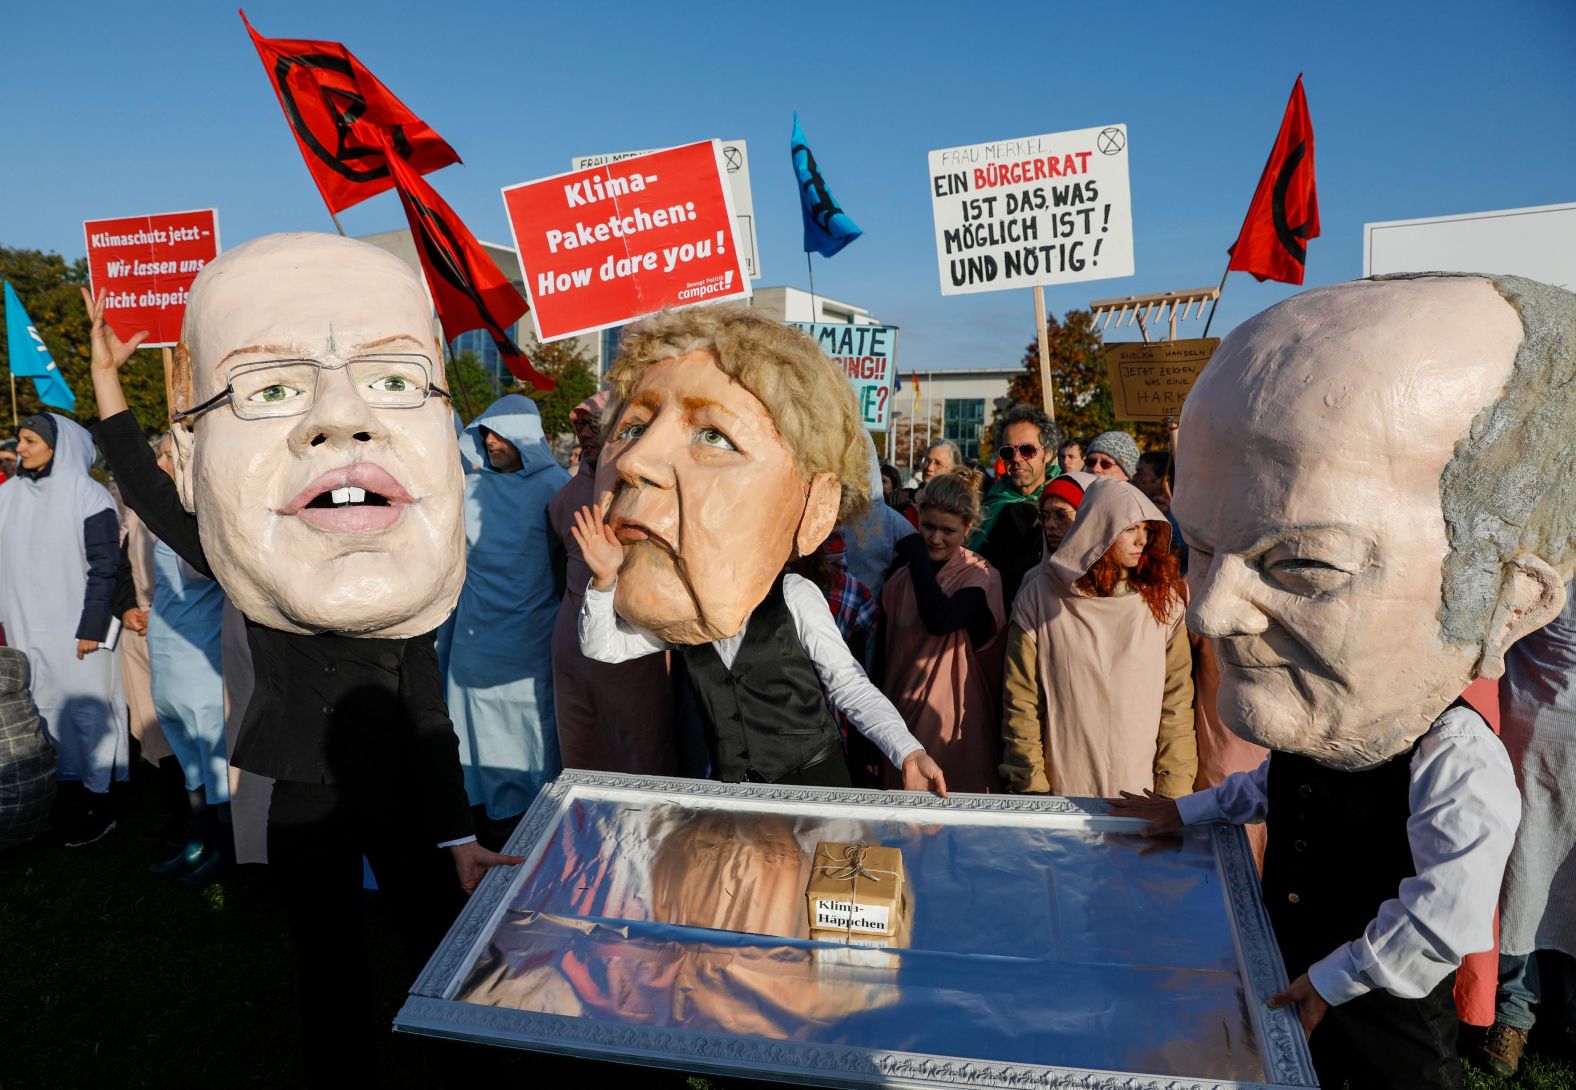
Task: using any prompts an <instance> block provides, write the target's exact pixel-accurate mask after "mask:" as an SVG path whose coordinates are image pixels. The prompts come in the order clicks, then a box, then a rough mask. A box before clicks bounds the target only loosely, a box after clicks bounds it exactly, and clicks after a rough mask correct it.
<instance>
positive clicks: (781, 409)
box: [602, 304, 870, 522]
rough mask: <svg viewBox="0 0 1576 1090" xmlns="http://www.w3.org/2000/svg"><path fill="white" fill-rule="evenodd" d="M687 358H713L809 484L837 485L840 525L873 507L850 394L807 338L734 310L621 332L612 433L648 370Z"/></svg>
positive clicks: (676, 314) (721, 308)
mask: <svg viewBox="0 0 1576 1090" xmlns="http://www.w3.org/2000/svg"><path fill="white" fill-rule="evenodd" d="M691 352H710V353H711V354H712V355H713V356H715V357H716V358H717V366H718V368H719V369H720V370H721V371H722V372H723V373H724V374H726V375H729V376H731V377H732V378H733V379H735V380H736V381H737V382H738V383H739V385H741V386H743V387H744V388H745V389H746V390H748V391H749V392H750V393H752V394H754V395H755V397H756V398H757V399H758V400H759V401H760V402H761V404H762V405H765V406H766V411H767V412H768V413H770V414H771V417H772V422H773V423H774V424H775V425H776V427H777V434H778V435H779V436H780V437H781V438H782V441H783V445H784V446H785V447H787V448H788V450H789V452H790V453H792V454H793V457H794V465H795V466H796V467H797V468H798V470H799V472H800V473H802V474H803V475H804V477H805V479H806V480H809V479H810V478H812V477H814V476H815V475H816V474H817V473H830V474H832V475H833V476H835V477H836V478H837V479H838V480H839V481H840V482H841V483H842V498H841V500H840V501H839V504H838V521H840V522H846V521H847V520H848V519H850V518H852V517H854V516H856V515H858V514H859V513H860V512H861V511H862V510H863V509H864V507H865V505H866V504H867V503H869V502H870V479H869V478H870V455H869V450H868V446H867V442H866V439H865V429H864V423H863V419H862V417H861V415H860V412H859V406H858V404H857V403H856V402H855V400H854V391H853V387H852V386H850V385H849V383H848V379H847V378H846V377H845V376H844V375H843V372H842V370H841V369H840V368H838V366H837V365H836V364H835V363H833V362H832V361H831V360H830V359H829V358H827V355H826V353H824V352H822V351H821V346H820V345H818V344H816V343H815V339H814V338H813V337H811V336H810V335H809V334H807V333H802V332H800V331H799V330H797V329H790V328H788V327H787V326H785V325H783V324H782V323H781V322H777V321H774V320H772V319H771V318H767V317H764V316H763V315H761V314H759V313H757V312H756V311H754V310H751V309H750V308H749V307H745V306H740V305H737V304H719V305H713V306H700V307H691V308H689V309H687V310H676V311H675V310H664V311H661V312H659V313H657V314H653V315H652V316H651V317H649V318H642V319H641V320H640V321H638V322H635V323H634V324H633V325H631V326H629V327H628V328H626V329H625V330H624V335H623V337H622V338H621V339H620V340H619V344H618V356H617V358H616V359H614V361H613V365H612V367H611V368H609V370H608V375H607V378H608V385H609V386H610V387H611V388H612V391H613V404H611V405H610V406H609V407H608V410H607V412H605V413H604V414H603V416H602V419H603V420H604V421H605V422H606V423H607V424H608V425H609V426H612V425H613V424H615V422H616V421H617V420H618V418H619V415H620V414H621V413H622V412H623V411H624V405H625V403H626V402H628V400H629V396H630V394H632V393H633V392H634V389H635V386H636V385H637V384H638V383H639V382H640V377H641V376H642V375H644V374H645V373H646V369H647V368H648V367H651V366H652V365H653V364H656V363H661V362H662V361H663V360H669V359H672V358H673V357H675V356H683V355H687V354H689V353H691Z"/></svg>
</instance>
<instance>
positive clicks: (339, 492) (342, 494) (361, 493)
mask: <svg viewBox="0 0 1576 1090" xmlns="http://www.w3.org/2000/svg"><path fill="white" fill-rule="evenodd" d="M328 498H329V499H331V500H333V501H334V503H336V504H338V505H340V506H344V505H346V504H351V503H366V502H367V490H366V489H365V488H357V487H355V486H354V485H346V486H345V487H344V488H336V489H334V490H333V491H332V492H330V493H329V494H328Z"/></svg>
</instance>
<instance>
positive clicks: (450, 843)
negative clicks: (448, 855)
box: [438, 836, 476, 848]
mask: <svg viewBox="0 0 1576 1090" xmlns="http://www.w3.org/2000/svg"><path fill="white" fill-rule="evenodd" d="M475 839H476V837H475V836H462V837H460V839H458V840H442V841H439V842H438V847H440V848H458V847H459V846H460V845H461V844H469V843H470V842H471V841H473V840H475Z"/></svg>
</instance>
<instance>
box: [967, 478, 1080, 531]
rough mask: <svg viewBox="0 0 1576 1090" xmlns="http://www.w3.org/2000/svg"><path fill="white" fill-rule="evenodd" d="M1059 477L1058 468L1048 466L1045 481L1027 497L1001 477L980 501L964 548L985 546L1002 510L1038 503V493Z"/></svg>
mask: <svg viewBox="0 0 1576 1090" xmlns="http://www.w3.org/2000/svg"><path fill="white" fill-rule="evenodd" d="M1059 475H1060V467H1059V466H1056V465H1051V466H1048V467H1047V471H1046V474H1045V480H1044V481H1043V482H1042V483H1041V484H1040V487H1039V488H1036V489H1035V490H1034V491H1033V492H1030V493H1029V494H1028V495H1024V494H1023V493H1022V492H1019V491H1018V490H1017V489H1016V488H1014V487H1013V486H1012V482H1011V481H1010V480H1008V479H1007V478H1005V477H1003V478H1002V479H1000V480H998V481H997V482H996V483H995V485H994V486H992V488H991V490H990V491H989V492H987V493H985V498H984V499H983V500H981V501H980V520H979V522H977V523H975V525H974V530H973V532H971V533H970V534H969V538H968V541H966V542H964V544H965V546H966V547H968V548H970V549H974V550H975V551H978V550H979V547H980V546H981V545H983V544H985V539H986V538H988V537H989V536H990V532H991V530H992V529H993V528H994V527H995V525H996V520H997V519H998V518H999V517H1000V516H1001V512H1002V508H1004V507H1006V506H1007V505H1009V504H1014V503H1034V504H1037V503H1039V502H1040V493H1041V492H1044V491H1045V486H1046V484H1049V483H1050V482H1051V481H1053V480H1055V479H1056V478H1057V477H1058V476H1059Z"/></svg>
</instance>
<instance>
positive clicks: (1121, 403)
mask: <svg viewBox="0 0 1576 1090" xmlns="http://www.w3.org/2000/svg"><path fill="white" fill-rule="evenodd" d="M1219 346H1220V338H1219V337H1206V338H1202V339H1199V340H1192V341H1163V342H1159V343H1156V344H1143V343H1139V344H1108V345H1106V346H1105V370H1106V374H1107V376H1108V377H1109V378H1110V380H1111V400H1112V401H1113V402H1114V404H1115V407H1116V418H1117V419H1118V420H1165V419H1166V418H1167V417H1169V416H1179V415H1181V413H1182V402H1183V400H1185V399H1186V398H1187V394H1188V391H1189V390H1191V389H1192V388H1193V383H1194V381H1195V380H1197V378H1198V376H1199V372H1201V371H1203V370H1204V365H1205V364H1206V363H1208V362H1209V358H1210V356H1212V355H1214V354H1215V349H1216V348H1217V347H1219Z"/></svg>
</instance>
